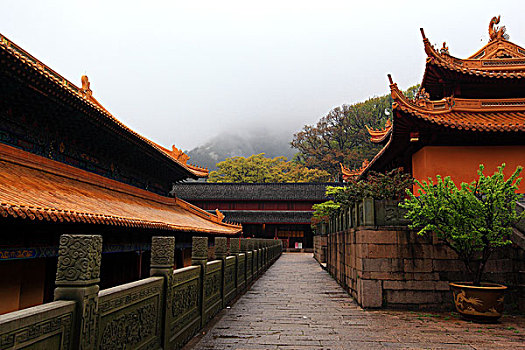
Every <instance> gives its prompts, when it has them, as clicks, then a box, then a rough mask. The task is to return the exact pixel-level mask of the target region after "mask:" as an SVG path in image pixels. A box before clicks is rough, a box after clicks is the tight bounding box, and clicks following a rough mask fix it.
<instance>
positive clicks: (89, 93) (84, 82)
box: [80, 75, 93, 97]
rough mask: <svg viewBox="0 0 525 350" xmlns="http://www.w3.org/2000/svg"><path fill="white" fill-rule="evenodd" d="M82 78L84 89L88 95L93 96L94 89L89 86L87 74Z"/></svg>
mask: <svg viewBox="0 0 525 350" xmlns="http://www.w3.org/2000/svg"><path fill="white" fill-rule="evenodd" d="M80 80H81V81H82V91H84V93H85V94H86V95H88V97H91V96H92V95H93V91H91V89H90V87H89V85H90V83H89V79H88V77H87V75H83V76H82V78H80Z"/></svg>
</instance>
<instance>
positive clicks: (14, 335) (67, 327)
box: [0, 313, 73, 349]
mask: <svg viewBox="0 0 525 350" xmlns="http://www.w3.org/2000/svg"><path fill="white" fill-rule="evenodd" d="M72 322H73V314H72V313H67V314H63V315H60V316H57V317H54V318H50V319H47V320H45V321H42V322H38V323H34V324H31V325H29V326H27V327H24V328H21V329H17V330H15V331H12V332H10V333H7V334H0V349H11V348H14V347H15V344H17V345H20V344H24V343H25V342H28V341H32V340H33V339H37V338H40V337H42V336H45V335H46V334H49V335H52V334H56V333H57V331H58V332H61V333H62V339H63V342H62V343H63V344H64V346H66V347H67V346H68V345H69V344H70V339H71V327H72Z"/></svg>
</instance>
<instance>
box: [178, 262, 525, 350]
mask: <svg viewBox="0 0 525 350" xmlns="http://www.w3.org/2000/svg"><path fill="white" fill-rule="evenodd" d="M390 348H392V349H525V317H524V316H516V315H504V316H503V317H502V318H501V320H500V322H499V323H496V324H477V323H472V322H468V321H465V320H462V319H460V317H459V315H457V314H456V313H454V312H441V313H437V312H419V311H396V310H364V309H362V308H361V307H359V306H358V305H357V304H356V303H355V302H354V301H353V299H352V298H351V297H350V296H349V295H348V294H347V293H346V292H345V291H344V290H343V289H342V288H341V287H340V286H339V285H338V284H337V282H335V280H334V279H332V277H330V275H329V274H328V273H327V272H326V271H324V270H323V269H322V268H321V266H320V265H319V264H318V263H317V261H315V260H314V259H313V257H312V254H306V253H285V254H283V255H282V256H281V257H280V258H279V259H278V260H277V261H276V262H275V264H274V265H273V266H271V267H270V268H269V270H268V271H267V272H266V273H265V274H264V275H263V276H262V277H261V278H260V279H259V280H258V281H256V282H255V284H254V285H253V286H252V288H251V289H250V290H249V291H248V292H247V293H246V294H244V295H243V296H242V297H241V298H240V299H239V300H238V301H237V302H236V303H235V304H234V305H232V306H231V307H229V308H226V309H224V310H223V311H221V313H219V315H218V316H217V317H216V318H215V320H214V321H212V322H210V324H209V325H208V326H207V328H205V329H203V330H202V331H201V333H200V335H198V336H197V337H195V338H194V339H193V340H192V341H190V343H188V344H187V345H186V347H185V349H261V350H262V349H298V350H299V349H334V350H335V349H390Z"/></svg>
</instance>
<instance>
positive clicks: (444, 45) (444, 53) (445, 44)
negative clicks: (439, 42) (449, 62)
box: [439, 41, 450, 55]
mask: <svg viewBox="0 0 525 350" xmlns="http://www.w3.org/2000/svg"><path fill="white" fill-rule="evenodd" d="M439 53H440V54H442V55H450V53H449V52H448V46H447V42H446V41H444V42H443V47H442V48H441V50H439Z"/></svg>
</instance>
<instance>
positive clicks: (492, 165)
mask: <svg viewBox="0 0 525 350" xmlns="http://www.w3.org/2000/svg"><path fill="white" fill-rule="evenodd" d="M502 163H505V164H506V167H505V171H504V173H505V175H506V177H508V176H510V175H511V174H512V172H514V170H515V169H516V167H517V166H518V165H521V166H522V167H525V146H426V147H423V148H422V149H420V150H419V151H418V152H416V153H414V154H413V155H412V175H413V176H414V178H415V179H417V180H420V181H421V180H426V179H427V178H428V177H432V178H435V177H436V175H442V176H449V175H450V176H451V177H452V180H454V182H455V183H456V184H457V185H459V184H460V183H462V182H472V181H473V180H475V179H477V178H478V175H477V170H478V169H479V164H483V165H485V171H484V173H485V175H492V174H493V173H494V172H495V171H496V170H497V167H498V166H500V165H501V164H502ZM521 177H525V171H522V173H521ZM518 192H520V193H525V180H523V181H522V183H521V185H520V187H519V190H518Z"/></svg>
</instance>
